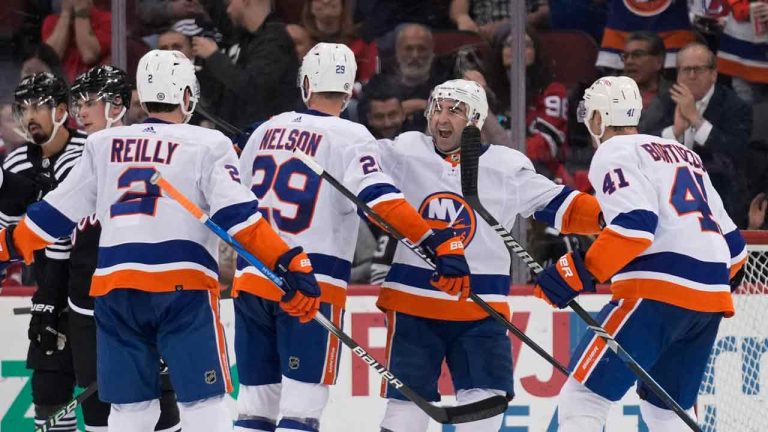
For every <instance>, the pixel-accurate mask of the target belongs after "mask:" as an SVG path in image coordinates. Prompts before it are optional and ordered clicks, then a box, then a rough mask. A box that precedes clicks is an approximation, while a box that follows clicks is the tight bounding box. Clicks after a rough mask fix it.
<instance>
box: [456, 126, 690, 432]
mask: <svg viewBox="0 0 768 432" xmlns="http://www.w3.org/2000/svg"><path fill="white" fill-rule="evenodd" d="M479 159H480V130H479V129H478V128H476V127H474V126H467V127H466V128H464V132H462V134H461V191H462V195H464V199H465V200H466V201H467V203H468V204H469V205H470V207H472V208H473V209H474V210H475V211H476V212H477V214H479V215H480V217H481V218H483V220H485V221H486V222H487V223H488V225H490V226H491V227H492V228H493V230H494V231H496V233H497V234H498V235H499V236H501V239H502V240H504V244H505V245H506V246H507V250H508V251H509V255H510V257H514V256H515V255H517V256H518V257H519V258H520V259H522V260H523V261H524V262H525V263H526V264H527V265H528V267H529V268H530V269H531V270H533V272H534V273H536V274H539V273H541V272H542V271H544V268H542V267H541V265H539V263H537V262H536V260H534V259H533V257H532V256H531V255H530V254H529V253H528V251H526V250H525V248H523V246H521V245H520V243H518V242H517V240H515V238H514V237H513V236H512V233H510V232H509V231H508V230H507V229H506V228H505V227H504V226H503V225H502V224H500V223H499V222H498V221H497V220H496V218H494V217H493V215H491V214H490V213H489V212H488V210H486V209H485V207H483V205H482V203H481V202H480V197H479V195H478V192H477V176H478V164H479ZM568 306H569V307H570V308H571V309H572V310H573V311H574V312H576V315H578V316H579V318H581V319H582V320H584V322H586V323H587V326H588V327H589V328H590V329H591V330H592V331H593V332H595V334H596V335H597V336H599V337H600V338H602V339H603V340H604V341H605V343H606V345H608V347H610V349H611V350H612V351H613V352H614V353H616V355H617V356H618V357H619V358H620V359H621V360H622V361H623V362H624V363H625V364H626V365H627V367H629V369H630V370H631V371H632V372H633V373H634V374H635V375H636V376H637V377H638V378H639V379H640V380H641V381H643V383H645V385H647V386H648V387H649V388H650V389H651V391H653V393H654V394H655V395H656V396H658V397H659V399H661V400H662V401H663V402H664V403H665V404H666V405H667V406H668V407H669V408H671V409H672V411H674V412H675V414H677V415H678V416H679V417H680V419H681V420H683V421H684V422H685V424H687V425H688V426H689V427H690V428H691V429H692V430H694V431H697V432H701V428H699V425H698V424H696V422H695V421H694V420H693V419H692V418H691V417H690V416H688V414H687V413H686V412H685V410H684V409H683V408H682V407H681V406H680V405H678V403H677V402H675V400H674V399H672V397H671V396H670V395H669V394H668V393H667V392H666V391H665V390H664V389H663V388H662V387H661V386H660V385H659V384H658V383H657V382H656V380H654V379H653V378H652V377H651V376H650V375H649V374H648V372H646V371H645V369H643V368H642V366H640V365H639V364H638V363H637V361H635V359H633V358H632V356H631V355H630V354H629V353H628V352H627V351H626V350H624V348H623V347H622V346H621V345H619V343H618V342H616V339H614V338H613V336H611V335H610V334H609V333H608V332H607V331H605V329H604V328H603V327H602V326H600V323H598V322H597V321H595V319H594V318H592V316H591V315H590V314H589V313H588V312H587V311H585V310H584V309H583V308H582V307H581V305H579V304H578V303H577V302H576V301H575V300H571V301H570V302H569V303H568Z"/></svg>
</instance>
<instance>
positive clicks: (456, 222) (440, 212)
mask: <svg viewBox="0 0 768 432" xmlns="http://www.w3.org/2000/svg"><path fill="white" fill-rule="evenodd" d="M419 214H421V217H422V218H424V220H425V221H427V223H428V224H429V225H430V226H431V227H432V228H438V229H442V228H446V227H448V226H449V225H450V226H451V227H452V228H453V229H454V230H456V232H457V233H458V234H459V238H461V241H462V243H464V247H467V246H469V242H471V241H472V237H474V236H475V229H476V228H477V224H476V220H475V212H474V211H473V210H472V209H471V208H470V207H469V204H467V202H466V201H465V200H464V198H463V197H462V196H461V195H457V194H455V193H453V192H436V193H433V194H432V195H429V196H428V197H426V198H424V201H422V203H421V205H420V206H419Z"/></svg>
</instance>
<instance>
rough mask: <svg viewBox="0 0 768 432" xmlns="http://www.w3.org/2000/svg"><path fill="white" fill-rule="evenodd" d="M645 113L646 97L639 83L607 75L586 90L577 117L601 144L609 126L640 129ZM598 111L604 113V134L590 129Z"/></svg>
mask: <svg viewBox="0 0 768 432" xmlns="http://www.w3.org/2000/svg"><path fill="white" fill-rule="evenodd" d="M642 110H643V98H642V97H641V96H640V90H639V89H638V88H637V83H636V82H635V80H633V79H632V78H630V77H625V76H607V77H602V78H600V79H598V80H597V81H595V82H594V83H592V85H591V86H590V87H589V88H588V89H587V90H585V91H584V99H583V100H582V103H581V104H579V111H578V113H577V114H578V117H579V121H583V122H584V124H586V126H587V130H588V131H589V133H590V135H592V136H593V137H594V138H595V140H597V141H599V140H600V138H602V136H603V134H605V128H606V127H608V126H637V125H638V123H640V112H641V111H642ZM595 111H597V112H599V113H600V117H601V119H602V121H601V126H600V131H593V130H592V129H591V128H590V127H589V121H590V119H591V118H592V115H593V113H594V112H595ZM598 132H599V133H598Z"/></svg>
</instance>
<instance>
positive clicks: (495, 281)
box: [376, 263, 510, 321]
mask: <svg viewBox="0 0 768 432" xmlns="http://www.w3.org/2000/svg"><path fill="white" fill-rule="evenodd" d="M432 273H433V270H431V269H427V268H422V267H415V266H411V265H407V264H400V263H395V264H393V265H392V267H391V268H390V271H389V274H388V275H387V280H386V281H385V282H384V284H383V285H382V287H381V291H380V292H379V299H378V301H377V302H376V305H377V306H378V307H379V308H380V309H383V310H395V311H398V312H403V313H406V314H409V315H414V316H419V317H423V318H430V319H441V320H448V321H476V320H479V319H483V318H486V317H487V316H488V314H487V313H486V312H485V311H484V310H483V309H481V308H480V306H478V305H477V304H475V303H474V302H472V301H469V300H465V301H461V302H460V301H458V297H451V296H449V295H448V294H445V293H444V292H442V291H440V290H439V289H437V288H435V287H434V286H432V285H431V284H430V283H429V280H430V278H431V276H432ZM509 284H510V278H509V276H508V275H483V274H473V275H471V276H470V286H471V289H472V292H473V293H475V294H477V295H478V296H480V298H482V299H483V300H485V301H486V302H488V304H490V305H491V307H493V308H494V309H496V310H497V311H498V312H499V313H500V314H502V315H503V316H505V317H507V318H509V315H510V312H509V305H508V303H507V294H508V293H509Z"/></svg>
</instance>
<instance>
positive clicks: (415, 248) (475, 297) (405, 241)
mask: <svg viewBox="0 0 768 432" xmlns="http://www.w3.org/2000/svg"><path fill="white" fill-rule="evenodd" d="M293 154H294V155H295V156H296V157H298V158H299V159H300V160H301V161H302V162H304V164H306V165H307V166H308V167H309V168H310V169H311V170H312V171H314V172H315V173H317V174H318V175H319V176H320V177H322V178H323V179H325V180H326V181H327V182H328V183H330V184H331V185H332V186H333V187H334V188H335V189H336V190H338V191H339V192H341V194H342V195H344V196H345V197H347V198H348V199H349V200H350V201H352V202H353V203H355V205H356V206H357V207H359V208H360V209H362V210H363V211H364V212H365V213H366V214H367V215H368V216H370V217H371V218H373V219H374V220H375V221H376V223H377V224H379V225H380V226H382V227H383V228H384V229H385V230H386V231H387V232H389V234H390V235H391V236H392V237H394V238H396V239H397V240H398V241H399V242H401V243H402V244H404V245H405V246H407V247H408V249H410V250H412V251H413V252H414V253H415V254H416V255H418V256H419V258H421V259H422V260H424V262H426V263H427V264H429V266H430V267H432V268H433V269H434V268H435V263H433V262H432V260H431V259H430V258H429V256H428V255H427V254H426V253H425V252H424V250H423V249H422V248H421V247H419V246H417V245H415V244H413V242H411V241H410V240H408V238H406V237H405V236H404V235H403V234H402V233H400V232H399V231H397V230H396V229H395V228H394V227H393V226H392V225H391V224H389V223H388V222H387V221H386V220H384V218H382V217H381V215H379V214H378V213H376V212H375V211H374V210H373V209H372V208H371V207H369V206H368V204H366V203H365V202H364V201H363V200H361V199H360V198H358V197H357V195H355V194H354V193H352V191H350V190H349V189H347V188H346V186H344V185H343V184H341V183H339V181H338V180H336V179H335V178H334V177H333V176H332V175H330V174H329V173H328V172H327V171H325V170H324V169H323V167H321V166H320V165H319V164H318V163H317V162H315V161H314V159H312V158H311V157H309V156H308V155H307V154H306V153H304V152H303V151H301V150H299V149H298V147H296V148H294V149H293ZM469 298H470V299H472V301H473V302H475V303H476V304H477V305H478V306H480V308H482V309H483V310H484V311H485V312H486V313H487V314H488V315H490V316H491V318H493V319H494V320H496V321H498V322H499V323H501V324H502V325H503V326H504V327H506V328H507V329H508V330H509V331H511V332H512V333H513V334H514V335H515V336H517V337H518V339H520V340H521V341H523V342H524V343H525V344H526V345H528V346H529V347H530V348H531V349H533V350H534V351H535V352H536V353H537V354H539V355H540V356H541V357H542V358H544V359H545V360H546V361H548V362H549V363H550V364H551V365H552V366H554V367H555V369H557V370H559V371H560V372H562V373H563V374H564V375H566V376H567V375H568V369H566V367H565V366H563V365H562V364H560V362H558V361H557V360H555V359H554V358H553V357H552V356H551V355H549V353H548V352H547V351H545V350H544V348H542V347H540V346H539V345H538V344H537V343H536V342H534V341H533V340H532V339H531V338H529V337H528V336H527V335H526V334H525V333H523V331H522V330H520V329H519V328H517V327H516V326H515V325H514V324H512V323H511V322H509V321H508V320H507V319H506V318H504V316H503V315H501V314H500V313H499V312H498V311H497V310H496V309H494V308H492V307H491V305H489V304H488V303H486V302H485V300H483V299H482V298H480V296H478V295H477V294H475V293H473V292H472V291H471V290H470V292H469Z"/></svg>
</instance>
